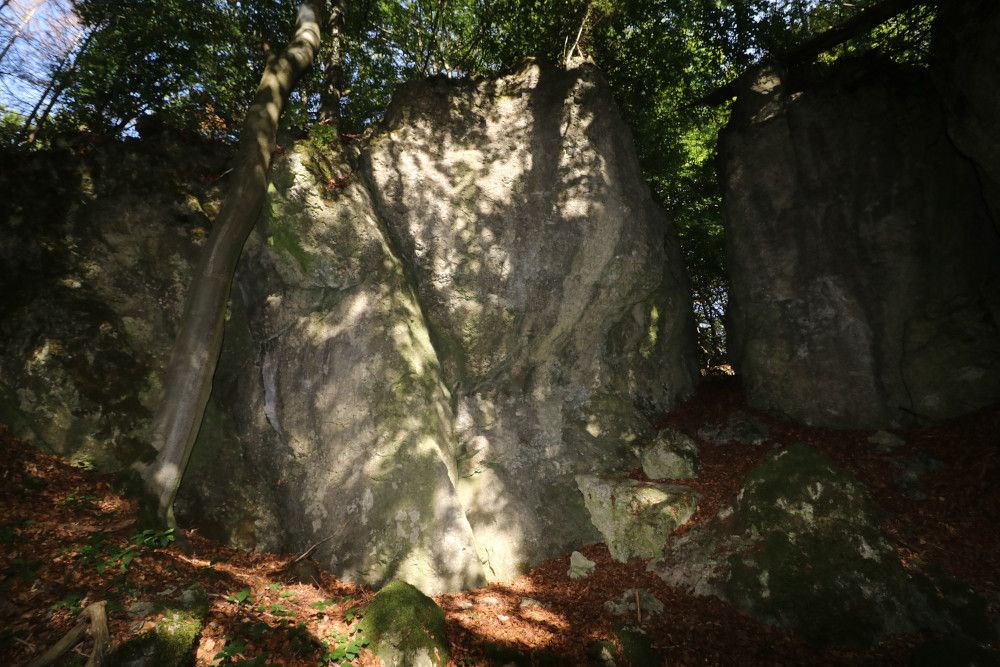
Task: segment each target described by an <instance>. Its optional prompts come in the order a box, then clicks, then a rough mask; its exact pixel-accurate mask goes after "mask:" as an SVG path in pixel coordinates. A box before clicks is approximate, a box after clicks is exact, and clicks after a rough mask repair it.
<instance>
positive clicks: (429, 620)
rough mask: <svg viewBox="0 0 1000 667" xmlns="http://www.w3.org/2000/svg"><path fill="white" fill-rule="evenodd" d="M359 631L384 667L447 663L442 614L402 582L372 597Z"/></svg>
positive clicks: (411, 587)
mask: <svg viewBox="0 0 1000 667" xmlns="http://www.w3.org/2000/svg"><path fill="white" fill-rule="evenodd" d="M360 629H361V631H362V632H363V633H364V635H365V637H367V638H368V639H369V641H370V642H371V649H372V651H374V652H375V654H376V655H377V656H378V657H379V658H381V659H382V660H383V661H384V662H385V664H386V665H387V667H393V666H396V665H398V666H400V667H410V666H411V665H412V666H414V667H416V666H423V665H441V666H442V667H443V665H445V664H447V662H448V641H447V639H446V637H445V622H444V611H442V610H441V608H440V607H438V606H437V604H436V603H435V602H434V600H432V599H431V598H429V597H427V596H426V595H424V594H423V593H421V592H420V591H419V590H418V589H417V588H416V587H414V586H411V585H410V584H408V583H406V582H405V581H400V580H396V581H393V582H392V583H390V584H389V585H387V586H385V587H384V588H382V590H380V591H379V592H378V593H377V594H376V595H375V597H374V598H373V599H372V601H371V604H369V605H368V607H367V608H366V609H365V615H364V619H362V621H361V624H360Z"/></svg>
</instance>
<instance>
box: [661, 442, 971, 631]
mask: <svg viewBox="0 0 1000 667" xmlns="http://www.w3.org/2000/svg"><path fill="white" fill-rule="evenodd" d="M650 568H651V569H654V570H656V571H657V572H658V573H659V574H660V576H661V577H662V578H663V579H664V580H665V581H666V582H667V583H669V584H671V585H673V586H678V587H681V588H683V589H686V590H690V591H693V592H694V593H696V594H698V595H711V596H715V597H719V598H721V599H723V600H728V601H730V602H731V603H733V604H735V605H736V606H738V607H740V608H741V609H743V610H745V611H746V612H747V613H749V614H750V615H751V616H753V617H754V618H756V619H758V620H760V621H762V622H764V623H768V624H771V625H776V626H779V627H781V628H784V629H785V630H788V631H791V632H793V633H796V634H798V635H800V636H802V637H803V638H804V639H806V640H807V641H808V642H810V643H812V644H814V645H828V644H839V645H871V644H874V643H877V642H878V641H880V640H882V639H884V638H886V637H888V636H890V635H895V634H906V633H912V632H918V631H935V632H942V631H958V630H959V629H960V628H966V629H969V628H970V627H971V626H970V625H969V624H968V622H967V619H969V618H971V617H974V616H976V615H977V614H978V612H975V611H974V609H975V608H976V606H975V602H974V597H973V596H971V594H970V593H969V592H968V591H967V590H965V591H952V592H951V593H949V594H948V595H947V596H941V595H939V594H938V591H939V590H943V589H944V587H943V586H932V585H930V584H929V583H928V582H929V580H928V578H927V577H926V576H925V575H923V574H922V573H920V572H916V571H912V570H908V569H906V568H904V567H903V565H902V564H901V563H900V561H899V558H898V556H897V555H896V553H895V551H894V550H893V549H892V547H891V546H890V545H889V544H888V543H887V542H886V541H885V539H884V538H883V537H882V534H881V532H880V526H879V520H878V515H877V511H876V508H875V506H874V504H873V502H872V500H871V498H870V496H869V494H868V492H867V490H866V489H865V488H864V486H863V485H862V484H861V483H860V482H859V481H858V480H857V479H856V478H854V477H853V476H852V475H850V474H848V473H847V472H845V471H843V470H841V469H840V468H838V467H837V466H836V465H835V464H834V463H833V462H832V461H831V460H830V459H828V458H827V457H826V456H824V455H822V454H820V453H818V452H816V451H815V450H813V449H811V448H809V447H806V446H805V445H795V446H793V447H789V448H787V449H782V450H780V451H778V452H776V453H774V454H772V455H771V456H770V457H769V458H768V459H767V460H765V461H764V463H762V464H760V465H759V466H758V467H756V468H754V469H753V470H752V471H751V472H750V474H749V475H748V477H747V479H746V481H745V482H744V484H743V486H742V488H741V489H740V492H739V494H738V495H737V497H736V503H735V505H734V506H733V507H729V508H726V509H724V510H723V511H722V512H720V513H719V515H718V516H716V517H715V518H714V519H712V520H711V521H710V522H707V523H705V524H701V525H699V526H697V527H695V528H694V529H692V530H691V531H689V532H688V533H686V534H685V535H683V536H681V537H678V538H677V539H675V540H673V541H672V542H671V543H670V544H669V546H668V548H667V550H666V553H665V555H664V557H663V559H662V560H660V561H657V562H654V563H651V565H650ZM970 611H971V612H972V613H971V614H970V613H969V612H970ZM975 631H976V632H978V631H979V629H976V630H975Z"/></svg>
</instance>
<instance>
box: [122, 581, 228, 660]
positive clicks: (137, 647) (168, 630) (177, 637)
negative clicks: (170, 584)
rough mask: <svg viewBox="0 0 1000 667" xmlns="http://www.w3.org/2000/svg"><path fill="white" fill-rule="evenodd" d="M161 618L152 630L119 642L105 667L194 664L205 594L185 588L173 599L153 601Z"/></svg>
mask: <svg viewBox="0 0 1000 667" xmlns="http://www.w3.org/2000/svg"><path fill="white" fill-rule="evenodd" d="M154 608H155V611H156V613H157V614H162V615H163V618H161V619H160V620H158V621H157V622H156V625H155V626H154V627H153V629H152V630H149V631H147V632H145V633H143V634H142V635H139V636H138V637H134V638H132V639H130V640H128V641H126V642H125V643H124V644H122V645H121V646H120V647H119V648H118V649H116V650H115V652H114V653H113V654H112V655H111V656H109V658H108V662H107V664H108V665H109V667H186V666H187V665H193V664H194V652H193V651H194V646H195V643H196V640H197V639H198V636H199V635H200V634H201V631H202V628H203V627H204V624H205V615H206V613H207V612H208V596H207V595H206V594H205V591H204V590H202V589H201V588H198V587H195V588H190V589H188V590H185V591H184V592H183V593H181V595H180V596H178V597H177V598H176V599H174V600H166V601H160V602H157V603H155V606H154Z"/></svg>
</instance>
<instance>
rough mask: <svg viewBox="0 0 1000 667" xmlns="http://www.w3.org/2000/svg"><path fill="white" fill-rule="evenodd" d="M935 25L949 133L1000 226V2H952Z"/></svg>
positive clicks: (937, 78) (937, 67)
mask: <svg viewBox="0 0 1000 667" xmlns="http://www.w3.org/2000/svg"><path fill="white" fill-rule="evenodd" d="M939 11H940V17H939V19H938V21H937V22H936V23H935V26H934V56H935V60H934V74H935V81H936V83H937V85H938V88H939V89H940V90H941V92H942V97H943V99H944V102H945V105H946V108H947V110H948V133H949V135H950V136H951V138H952V140H953V141H954V143H955V146H956V148H958V150H959V151H961V152H962V153H963V154H964V155H966V156H967V157H969V158H970V159H971V160H972V161H973V162H974V163H975V165H976V168H977V170H978V172H979V176H980V179H981V182H982V185H983V194H984V196H985V197H986V199H987V202H988V203H989V205H990V208H991V210H992V212H993V218H994V222H995V223H997V228H998V229H1000V124H998V122H997V119H998V118H1000V48H997V41H996V36H997V34H998V31H1000V5H998V4H997V3H996V2H993V1H992V0H970V1H969V2H949V3H943V4H942V6H941V9H940V10H939Z"/></svg>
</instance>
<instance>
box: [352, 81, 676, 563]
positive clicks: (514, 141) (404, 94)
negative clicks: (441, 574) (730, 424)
mask: <svg viewBox="0 0 1000 667" xmlns="http://www.w3.org/2000/svg"><path fill="white" fill-rule="evenodd" d="M365 165H366V166H365V169H366V172H367V174H368V176H369V179H370V180H371V182H372V187H373V190H374V193H375V199H376V203H377V206H378V209H379V212H380V215H381V216H382V217H383V218H384V220H385V224H386V227H387V228H388V230H389V232H390V235H391V237H392V242H393V244H394V246H395V247H397V248H398V249H399V252H400V255H401V256H402V257H403V262H404V264H405V265H406V267H407V271H408V273H409V275H411V276H412V277H413V279H414V281H415V284H416V286H417V287H416V289H417V294H418V297H419V299H420V302H421V305H422V307H423V311H424V313H425V314H426V316H427V320H428V326H429V328H430V330H431V334H432V340H433V341H434V345H435V349H436V350H437V352H438V355H439V358H440V360H441V365H442V369H443V373H444V379H445V382H446V384H447V385H448V387H449V389H450V390H451V392H452V398H453V401H454V404H455V417H456V421H455V428H456V435H457V438H458V447H459V457H460V464H459V471H458V472H459V482H458V488H459V492H460V496H461V499H462V504H463V506H464V507H465V508H466V511H467V513H468V516H469V521H470V523H471V524H472V526H473V529H474V531H475V533H476V538H477V540H478V542H479V544H480V545H481V547H482V549H483V550H484V551H485V552H486V553H488V554H489V568H490V569H491V570H492V571H493V572H495V573H496V574H497V575H498V576H501V577H506V576H510V575H512V574H514V573H516V572H518V571H519V570H521V569H522V568H523V566H524V565H525V564H527V563H532V562H537V561H539V560H541V559H543V558H546V557H550V556H552V555H555V554H556V553H559V552H565V551H566V550H568V549H571V548H572V547H573V546H576V545H579V544H582V543H585V542H587V541H588V540H592V539H594V538H595V537H596V535H595V533H594V531H593V527H592V526H591V525H590V522H589V521H588V519H587V513H586V511H585V509H584V508H583V505H582V503H581V501H580V497H579V495H578V493H577V491H576V489H575V485H574V484H573V476H574V475H575V474H578V473H584V472H591V471H598V470H608V469H611V468H623V467H627V461H628V460H629V459H630V458H631V455H630V454H629V448H628V442H629V441H630V440H632V439H634V438H636V437H637V436H638V435H639V434H640V433H641V431H642V429H644V428H645V425H644V424H643V423H642V420H641V419H640V418H637V415H636V412H635V409H634V405H635V404H636V403H644V404H646V405H649V406H651V407H655V408H657V409H665V408H669V407H670V406H672V405H673V404H674V402H675V401H676V399H677V398H678V397H679V396H684V395H686V394H687V393H688V392H689V391H690V389H691V386H692V382H693V377H694V365H693V361H692V360H693V355H692V354H691V350H692V347H693V343H692V327H691V319H690V308H689V303H688V294H687V288H686V282H685V278H684V275H683V269H682V263H681V258H680V255H679V252H678V248H677V243H676V240H675V236H676V235H675V232H674V230H673V228H672V227H671V226H670V225H669V223H668V222H667V221H666V220H665V219H664V217H663V216H662V214H661V213H660V212H659V211H658V209H657V208H656V206H655V205H654V204H653V203H652V201H651V199H650V195H649V192H648V190H647V188H646V186H645V184H644V183H643V181H642V178H641V176H640V173H639V167H638V162H637V160H636V157H635V154H634V150H633V147H632V138H631V137H630V136H629V132H628V130H627V129H626V127H625V125H624V124H623V122H622V121H621V119H620V117H619V114H618V112H617V110H616V108H615V106H614V103H613V101H612V97H611V94H610V92H609V90H608V88H607V85H606V83H605V82H604V81H603V78H602V77H601V76H600V75H599V74H598V73H597V72H596V71H595V70H594V69H593V68H592V67H590V66H582V67H579V68H576V69H572V70H570V71H556V70H544V69H541V68H539V67H538V66H536V65H529V66H528V67H526V68H525V69H523V70H522V71H521V72H519V73H518V74H515V75H512V76H507V77H503V78H500V79H498V80H490V81H478V82H452V81H445V80H435V81H432V82H423V83H416V84H408V85H407V86H405V87H404V88H403V89H402V90H401V91H400V92H399V93H398V94H397V96H396V98H395V99H394V101H393V103H392V105H391V106H390V109H389V110H388V112H387V115H386V129H385V131H384V132H383V133H382V134H381V135H379V136H377V137H376V138H375V139H374V140H373V141H372V145H371V148H370V150H369V152H368V153H367V156H366V158H365ZM665 248H666V249H665Z"/></svg>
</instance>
